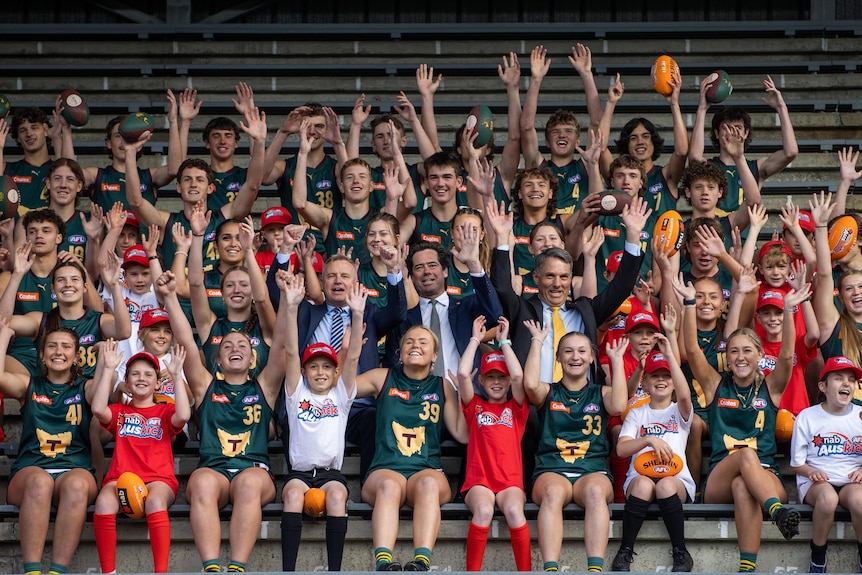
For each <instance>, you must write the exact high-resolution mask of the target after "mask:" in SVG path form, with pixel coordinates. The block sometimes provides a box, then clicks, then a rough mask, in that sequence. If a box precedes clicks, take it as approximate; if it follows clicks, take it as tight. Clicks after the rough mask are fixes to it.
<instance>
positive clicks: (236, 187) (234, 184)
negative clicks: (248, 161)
mask: <svg viewBox="0 0 862 575" xmlns="http://www.w3.org/2000/svg"><path fill="white" fill-rule="evenodd" d="M241 187H242V184H241V183H239V182H231V183H229V184H228V185H227V191H229V192H238V191H239V189H240V188H241Z"/></svg>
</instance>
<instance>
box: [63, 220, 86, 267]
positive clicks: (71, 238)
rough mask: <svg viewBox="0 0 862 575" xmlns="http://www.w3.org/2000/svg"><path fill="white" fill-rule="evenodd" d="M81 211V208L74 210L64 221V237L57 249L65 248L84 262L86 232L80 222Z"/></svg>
mask: <svg viewBox="0 0 862 575" xmlns="http://www.w3.org/2000/svg"><path fill="white" fill-rule="evenodd" d="M82 213H83V212H81V210H75V213H74V214H73V215H72V217H71V218H69V219H68V220H67V221H66V237H65V238H63V243H62V244H60V247H59V248H57V249H58V250H59V251H63V250H65V251H67V252H69V253H70V254H72V255H73V256H75V257H77V258H78V259H79V260H81V261H82V262H84V261H86V256H87V232H85V231H84V224H83V223H82V222H81V214H82ZM88 219H89V217H88Z"/></svg>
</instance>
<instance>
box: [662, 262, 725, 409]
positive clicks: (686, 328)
mask: <svg viewBox="0 0 862 575" xmlns="http://www.w3.org/2000/svg"><path fill="white" fill-rule="evenodd" d="M673 288H674V289H675V290H676V291H677V293H679V294H680V295H681V296H682V300H683V312H682V336H683V341H685V351H686V353H687V354H688V365H689V367H690V368H691V372H692V374H694V378H695V379H697V381H698V383H700V387H701V388H702V389H703V394H704V397H706V403H707V404H709V403H712V398H713V397H714V396H715V390H716V389H718V384H719V383H720V382H721V374H720V373H718V372H717V371H715V369H713V367H712V366H711V365H710V364H709V362H708V361H707V360H706V356H705V355H704V353H703V350H702V349H701V348H700V344H699V343H698V341H697V316H696V314H697V311H696V310H695V296H696V295H697V291H696V290H695V289H694V286H693V285H692V284H691V282H688V284H686V283H685V282H684V280H683V277H682V274H679V277H678V278H674V280H673Z"/></svg>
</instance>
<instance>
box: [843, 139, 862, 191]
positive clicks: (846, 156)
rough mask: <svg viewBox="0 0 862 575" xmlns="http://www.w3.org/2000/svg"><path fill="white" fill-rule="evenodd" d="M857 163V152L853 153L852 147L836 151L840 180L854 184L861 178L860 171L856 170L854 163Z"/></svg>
mask: <svg viewBox="0 0 862 575" xmlns="http://www.w3.org/2000/svg"><path fill="white" fill-rule="evenodd" d="M858 161H859V150H858V149H857V150H856V153H855V154H854V153H853V147H852V146H851V147H849V148H841V149H840V150H838V172H839V173H840V174H841V179H842V180H846V181H850V182H855V181H856V180H858V179H859V178H862V170H857V169H856V162H858Z"/></svg>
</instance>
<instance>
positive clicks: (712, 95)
mask: <svg viewBox="0 0 862 575" xmlns="http://www.w3.org/2000/svg"><path fill="white" fill-rule="evenodd" d="M706 81H707V82H708V83H707V86H706V94H704V95H705V96H706V101H707V102H709V103H710V104H718V103H719V102H723V101H724V100H725V99H726V98H727V97H728V96H730V94H731V93H732V92H733V84H731V83H730V76H728V75H727V72H725V71H724V70H716V71H715V72H713V73H712V74H710V75H709V76H707V77H706Z"/></svg>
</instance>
